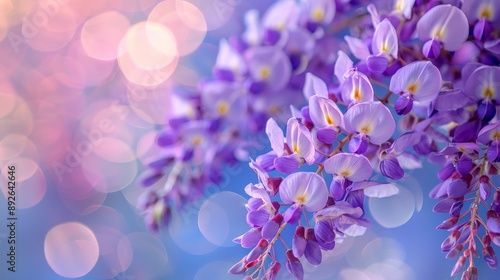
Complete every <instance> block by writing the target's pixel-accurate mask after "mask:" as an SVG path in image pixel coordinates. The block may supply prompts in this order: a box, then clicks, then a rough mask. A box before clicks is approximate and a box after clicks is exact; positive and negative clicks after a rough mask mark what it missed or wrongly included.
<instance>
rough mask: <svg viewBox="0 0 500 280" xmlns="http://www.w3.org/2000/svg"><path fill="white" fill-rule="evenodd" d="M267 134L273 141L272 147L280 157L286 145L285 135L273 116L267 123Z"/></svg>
mask: <svg viewBox="0 0 500 280" xmlns="http://www.w3.org/2000/svg"><path fill="white" fill-rule="evenodd" d="M266 134H267V137H269V141H270V142H271V148H272V149H273V151H274V152H275V153H276V155H277V156H278V157H279V156H281V155H283V147H284V145H285V135H284V134H283V131H282V130H281V128H280V127H279V126H278V123H276V121H275V120H274V119H273V118H270V119H269V120H267V124H266Z"/></svg>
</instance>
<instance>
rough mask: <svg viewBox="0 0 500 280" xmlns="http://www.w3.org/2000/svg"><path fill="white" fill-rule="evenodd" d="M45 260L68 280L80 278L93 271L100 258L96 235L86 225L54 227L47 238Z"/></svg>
mask: <svg viewBox="0 0 500 280" xmlns="http://www.w3.org/2000/svg"><path fill="white" fill-rule="evenodd" d="M44 252H45V259H46V260H47V263H48V264H49V266H50V268H52V270H54V272H56V273H57V274H59V275H61V276H62V277H66V278H78V277H82V276H84V275H86V274H87V273H89V272H90V270H92V268H93V267H94V266H95V264H96V263H97V259H98V258H99V245H98V243H97V239H96V237H95V235H94V233H93V232H92V231H91V230H90V229H89V228H88V227H86V226H85V225H83V224H80V223H76V222H70V223H64V224H60V225H57V226H55V227H53V228H52V229H51V230H50V231H49V232H48V233H47V235H46V236H45V243H44Z"/></svg>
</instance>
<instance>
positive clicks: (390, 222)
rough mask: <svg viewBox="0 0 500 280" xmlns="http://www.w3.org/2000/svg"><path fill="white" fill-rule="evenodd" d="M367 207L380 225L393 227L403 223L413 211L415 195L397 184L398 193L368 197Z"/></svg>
mask: <svg viewBox="0 0 500 280" xmlns="http://www.w3.org/2000/svg"><path fill="white" fill-rule="evenodd" d="M368 207H369V209H370V213H371V214H372V216H373V219H374V220H375V221H377V222H378V223H379V224H380V225H381V226H383V227H386V228H395V227H399V226H402V225H404V224H405V223H406V222H408V221H409V220H410V218H411V217H412V216H413V213H414V212H415V197H414V196H413V194H412V193H411V192H410V191H409V190H408V189H406V188H404V187H402V186H399V193H398V194H397V195H393V196H390V197H384V198H370V199H369V200H368Z"/></svg>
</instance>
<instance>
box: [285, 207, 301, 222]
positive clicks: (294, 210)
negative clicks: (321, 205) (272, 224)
mask: <svg viewBox="0 0 500 280" xmlns="http://www.w3.org/2000/svg"><path fill="white" fill-rule="evenodd" d="M301 215H302V208H300V207H298V206H297V205H296V204H294V205H292V206H290V207H289V208H288V209H286V211H285V213H283V220H284V221H285V222H287V223H290V224H295V223H297V222H298V221H299V220H300V216H301Z"/></svg>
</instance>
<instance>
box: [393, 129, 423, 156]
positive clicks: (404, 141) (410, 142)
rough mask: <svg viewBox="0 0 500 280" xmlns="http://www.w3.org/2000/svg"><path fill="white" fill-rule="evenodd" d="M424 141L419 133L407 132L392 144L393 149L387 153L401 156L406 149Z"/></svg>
mask: <svg viewBox="0 0 500 280" xmlns="http://www.w3.org/2000/svg"><path fill="white" fill-rule="evenodd" d="M421 139H422V134H421V133H419V132H407V133H404V134H402V135H400V136H399V137H398V138H397V139H396V140H394V143H392V145H391V148H390V149H389V150H387V153H393V154H395V155H399V154H401V153H403V152H404V151H405V150H406V149H408V148H410V147H413V146H415V145H416V144H418V143H419V142H420V141H421Z"/></svg>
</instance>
